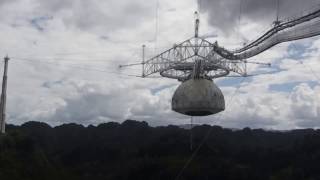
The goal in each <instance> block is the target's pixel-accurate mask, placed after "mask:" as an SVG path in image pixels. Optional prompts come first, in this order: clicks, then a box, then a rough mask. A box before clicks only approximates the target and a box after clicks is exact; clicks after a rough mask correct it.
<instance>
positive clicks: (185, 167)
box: [175, 77, 245, 180]
mask: <svg viewBox="0 0 320 180" xmlns="http://www.w3.org/2000/svg"><path fill="white" fill-rule="evenodd" d="M244 80H245V77H243V78H242V80H241V81H240V83H239V86H238V87H237V88H236V89H235V91H234V92H233V94H232V96H231V98H230V99H229V102H230V103H231V102H232V101H233V98H234V97H235V95H236V94H237V93H238V92H239V90H240V88H241V84H242V83H243V82H244ZM223 114H224V113H220V114H219V116H218V117H217V121H220V119H221V118H222V115H223ZM212 127H213V126H210V129H209V130H208V131H207V134H206V135H205V136H204V138H203V139H202V141H201V142H200V144H199V146H198V147H197V148H196V149H195V151H194V152H193V153H192V154H191V156H190V157H189V159H188V160H187V161H186V163H185V164H184V166H183V167H182V169H181V170H180V171H179V173H178V174H177V176H176V178H175V180H178V179H179V178H180V177H181V176H182V174H183V172H184V171H185V170H186V169H187V167H188V166H189V165H190V163H191V162H192V160H193V159H194V158H195V157H196V156H197V154H198V152H199V150H200V149H201V147H202V146H203V145H204V144H205V142H206V141H207V140H208V138H209V137H210V134H211V133H212V130H213V128H212Z"/></svg>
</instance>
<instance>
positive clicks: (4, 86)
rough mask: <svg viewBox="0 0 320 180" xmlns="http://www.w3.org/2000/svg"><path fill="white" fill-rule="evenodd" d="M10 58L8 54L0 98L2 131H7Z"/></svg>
mask: <svg viewBox="0 0 320 180" xmlns="http://www.w3.org/2000/svg"><path fill="white" fill-rule="evenodd" d="M9 60H10V58H9V57H8V56H6V57H5V58H4V72H3V80H2V92H1V99H0V133H5V132H6V99H7V79H8V77H7V73H8V62H9Z"/></svg>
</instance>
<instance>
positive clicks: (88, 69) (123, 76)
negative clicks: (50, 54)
mask: <svg viewBox="0 0 320 180" xmlns="http://www.w3.org/2000/svg"><path fill="white" fill-rule="evenodd" d="M12 59H14V60H18V61H21V62H26V63H36V64H37V63H42V64H50V65H56V66H61V64H58V63H51V62H41V61H35V60H29V59H20V58H12ZM63 67H67V68H75V69H79V70H83V71H94V72H101V73H108V74H114V75H118V77H120V78H128V77H131V78H133V77H141V76H138V75H131V74H122V73H118V72H112V71H105V70H101V69H92V68H86V67H81V66H70V65H63Z"/></svg>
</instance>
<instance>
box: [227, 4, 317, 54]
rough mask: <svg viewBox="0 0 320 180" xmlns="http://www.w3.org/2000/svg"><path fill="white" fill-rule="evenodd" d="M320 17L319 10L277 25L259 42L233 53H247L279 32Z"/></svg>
mask: <svg viewBox="0 0 320 180" xmlns="http://www.w3.org/2000/svg"><path fill="white" fill-rule="evenodd" d="M319 16H320V10H317V11H315V12H312V13H310V14H308V15H305V16H302V17H300V18H297V19H294V20H291V21H288V22H284V23H281V24H279V25H276V26H275V27H273V28H271V29H270V30H268V31H267V32H266V33H265V34H263V35H262V36H261V37H259V38H258V39H257V40H255V41H253V42H251V43H250V44H248V45H246V46H245V47H243V48H241V49H238V50H235V51H232V53H241V52H243V51H246V50H248V49H250V48H252V47H254V46H257V45H259V44H260V43H262V42H263V41H265V40H266V39H268V38H269V37H271V36H272V35H274V34H276V33H278V32H279V31H282V30H284V29H287V28H290V27H293V26H296V25H298V24H301V23H304V22H307V21H310V20H312V19H314V18H316V17H319Z"/></svg>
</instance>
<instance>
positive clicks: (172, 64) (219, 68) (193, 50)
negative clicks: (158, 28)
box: [144, 37, 246, 81]
mask: <svg viewBox="0 0 320 180" xmlns="http://www.w3.org/2000/svg"><path fill="white" fill-rule="evenodd" d="M214 49H215V45H214V44H212V43H210V42H209V41H207V40H205V39H201V38H198V37H195V38H191V39H188V40H186V41H184V42H182V43H181V44H177V45H174V47H173V48H171V49H169V50H167V51H165V52H163V53H161V54H159V55H157V56H155V57H153V58H152V59H150V60H148V61H146V62H145V63H144V77H146V76H149V75H151V74H154V73H158V72H159V73H160V75H161V76H163V77H167V78H173V79H178V80H182V81H183V80H185V79H188V78H190V76H191V75H192V73H193V71H194V66H195V62H196V61H201V69H202V72H201V73H202V75H203V76H205V77H207V78H210V79H213V78H219V77H223V76H226V75H228V74H229V73H230V72H231V71H232V72H235V73H237V74H240V75H246V70H245V65H244V61H242V60H238V61H229V60H227V59H225V58H222V57H221V56H219V55H218V54H216V53H215V50H214Z"/></svg>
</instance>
